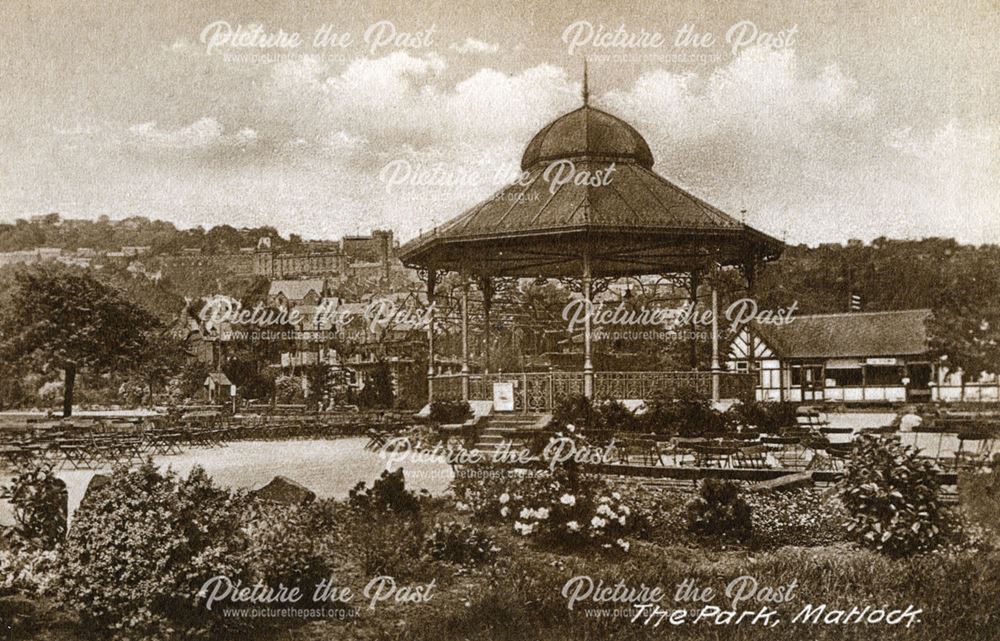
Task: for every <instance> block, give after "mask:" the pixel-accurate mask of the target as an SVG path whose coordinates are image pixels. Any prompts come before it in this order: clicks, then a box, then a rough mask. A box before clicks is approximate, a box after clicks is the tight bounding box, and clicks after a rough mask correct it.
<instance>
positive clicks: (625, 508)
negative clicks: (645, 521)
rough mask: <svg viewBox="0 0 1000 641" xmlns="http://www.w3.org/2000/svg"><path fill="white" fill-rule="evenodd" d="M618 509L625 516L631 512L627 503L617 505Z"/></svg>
mask: <svg viewBox="0 0 1000 641" xmlns="http://www.w3.org/2000/svg"><path fill="white" fill-rule="evenodd" d="M618 511H619V512H621V513H622V514H624V515H625V516H628V515H629V514H631V513H632V510H630V509H628V506H627V505H619V506H618Z"/></svg>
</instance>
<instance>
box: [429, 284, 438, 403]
mask: <svg viewBox="0 0 1000 641" xmlns="http://www.w3.org/2000/svg"><path fill="white" fill-rule="evenodd" d="M436 286H437V272H436V271H434V270H433V269H428V270H427V305H428V307H427V402H428V403H431V402H433V401H434V374H435V372H434V289H435V287H436Z"/></svg>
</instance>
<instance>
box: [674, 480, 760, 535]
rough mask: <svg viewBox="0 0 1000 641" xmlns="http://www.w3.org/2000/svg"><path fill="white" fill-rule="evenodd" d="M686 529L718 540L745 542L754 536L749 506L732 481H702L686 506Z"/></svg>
mask: <svg viewBox="0 0 1000 641" xmlns="http://www.w3.org/2000/svg"><path fill="white" fill-rule="evenodd" d="M687 516H688V530H690V531H691V532H694V533H696V534H706V535H709V536H711V537H716V538H719V539H733V540H736V541H746V540H748V539H749V538H750V535H751V534H752V533H753V520H752V517H751V510H750V506H749V505H748V504H747V502H746V501H745V500H743V498H742V497H741V496H740V490H739V486H737V485H736V484H735V483H733V482H732V481H726V480H721V479H705V480H703V481H702V482H701V486H700V487H699V488H698V496H696V497H695V498H694V499H692V500H691V502H690V503H688V506H687Z"/></svg>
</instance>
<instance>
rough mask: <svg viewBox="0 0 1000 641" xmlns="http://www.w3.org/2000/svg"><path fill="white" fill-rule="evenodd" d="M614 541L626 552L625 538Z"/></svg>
mask: <svg viewBox="0 0 1000 641" xmlns="http://www.w3.org/2000/svg"><path fill="white" fill-rule="evenodd" d="M615 543H617V544H618V547H620V548H621V549H623V550H625V551H626V552H628V541H626V540H625V539H618V540H617V541H615Z"/></svg>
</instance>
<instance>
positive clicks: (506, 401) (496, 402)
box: [493, 382, 514, 412]
mask: <svg viewBox="0 0 1000 641" xmlns="http://www.w3.org/2000/svg"><path fill="white" fill-rule="evenodd" d="M493 411H494V412H513V411H514V383H511V382H507V383H493Z"/></svg>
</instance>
